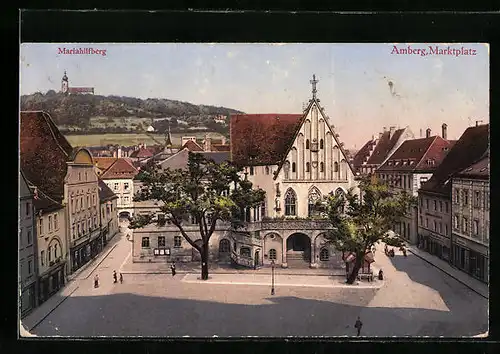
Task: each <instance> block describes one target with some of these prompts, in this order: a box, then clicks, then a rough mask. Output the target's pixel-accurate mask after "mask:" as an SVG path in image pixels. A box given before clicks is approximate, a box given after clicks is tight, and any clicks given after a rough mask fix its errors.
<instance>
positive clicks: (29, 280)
mask: <svg viewBox="0 0 500 354" xmlns="http://www.w3.org/2000/svg"><path fill="white" fill-rule="evenodd" d="M33 203H34V194H33V191H32V190H31V189H30V187H29V185H28V181H27V180H26V178H25V177H24V174H23V173H22V172H20V173H19V215H18V217H19V240H18V245H19V254H18V256H19V262H18V264H19V272H18V277H19V293H20V299H19V307H20V313H21V317H24V316H26V315H27V314H28V313H29V312H30V311H31V310H33V309H34V308H35V307H36V306H37V272H38V267H37V248H36V234H35V230H34V222H35V217H34V209H33Z"/></svg>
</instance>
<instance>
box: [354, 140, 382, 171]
mask: <svg viewBox="0 0 500 354" xmlns="http://www.w3.org/2000/svg"><path fill="white" fill-rule="evenodd" d="M376 144H377V141H376V140H374V139H370V140H368V141H367V142H366V144H365V145H363V147H362V148H361V149H360V150H359V151H358V152H357V153H356V155H354V158H353V167H354V168H355V169H356V171H357V170H358V169H359V168H360V167H361V166H363V164H364V163H365V162H366V161H368V158H369V157H370V151H371V150H372V149H373V147H374V146H375V145H376Z"/></svg>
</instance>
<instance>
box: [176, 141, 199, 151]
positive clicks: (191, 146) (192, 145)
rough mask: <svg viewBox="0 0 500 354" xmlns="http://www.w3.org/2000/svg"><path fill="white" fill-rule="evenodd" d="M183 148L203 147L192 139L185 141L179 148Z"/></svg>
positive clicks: (191, 149)
mask: <svg viewBox="0 0 500 354" xmlns="http://www.w3.org/2000/svg"><path fill="white" fill-rule="evenodd" d="M184 148H186V149H188V150H189V151H203V148H202V147H201V146H200V145H198V143H195V142H194V141H192V140H188V141H186V143H185V144H184V145H183V146H182V148H181V150H182V149H184Z"/></svg>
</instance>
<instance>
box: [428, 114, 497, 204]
mask: <svg viewBox="0 0 500 354" xmlns="http://www.w3.org/2000/svg"><path fill="white" fill-rule="evenodd" d="M489 128H490V125H489V124H483V125H478V126H475V127H469V128H467V129H466V130H465V131H464V133H463V134H462V136H461V137H460V139H458V141H457V142H456V143H455V144H454V146H453V148H452V149H451V150H450V152H449V153H448V154H447V155H446V157H445V158H444V160H443V161H442V162H441V164H440V165H439V167H438V168H437V169H436V170H435V171H434V174H433V175H432V177H431V178H430V179H429V180H428V181H427V182H425V183H424V184H423V185H422V186H421V187H420V189H421V190H423V191H427V192H431V193H437V194H443V195H447V196H449V195H451V182H450V178H451V176H452V175H453V174H454V173H458V172H460V171H462V170H464V169H465V168H467V167H469V166H470V165H472V164H473V163H474V162H475V161H477V160H478V159H480V158H481V157H482V156H483V155H484V154H485V153H486V152H487V151H488V149H489Z"/></svg>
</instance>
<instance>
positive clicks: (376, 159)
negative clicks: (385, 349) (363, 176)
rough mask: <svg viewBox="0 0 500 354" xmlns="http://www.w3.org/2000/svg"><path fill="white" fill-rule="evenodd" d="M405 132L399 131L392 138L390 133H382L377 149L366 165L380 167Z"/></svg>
mask: <svg viewBox="0 0 500 354" xmlns="http://www.w3.org/2000/svg"><path fill="white" fill-rule="evenodd" d="M404 131H405V129H398V130H396V131H394V134H393V136H392V137H391V133H390V131H386V132H384V133H382V136H381V137H380V138H379V139H378V142H377V145H376V146H375V149H374V150H373V153H372V154H371V156H370V157H369V158H368V161H367V162H366V164H367V165H379V164H381V163H383V162H384V161H385V159H386V158H387V155H388V154H389V153H390V152H391V150H392V149H393V148H394V146H395V145H396V143H397V142H398V140H399V138H400V137H401V135H402V134H403V132H404Z"/></svg>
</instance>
